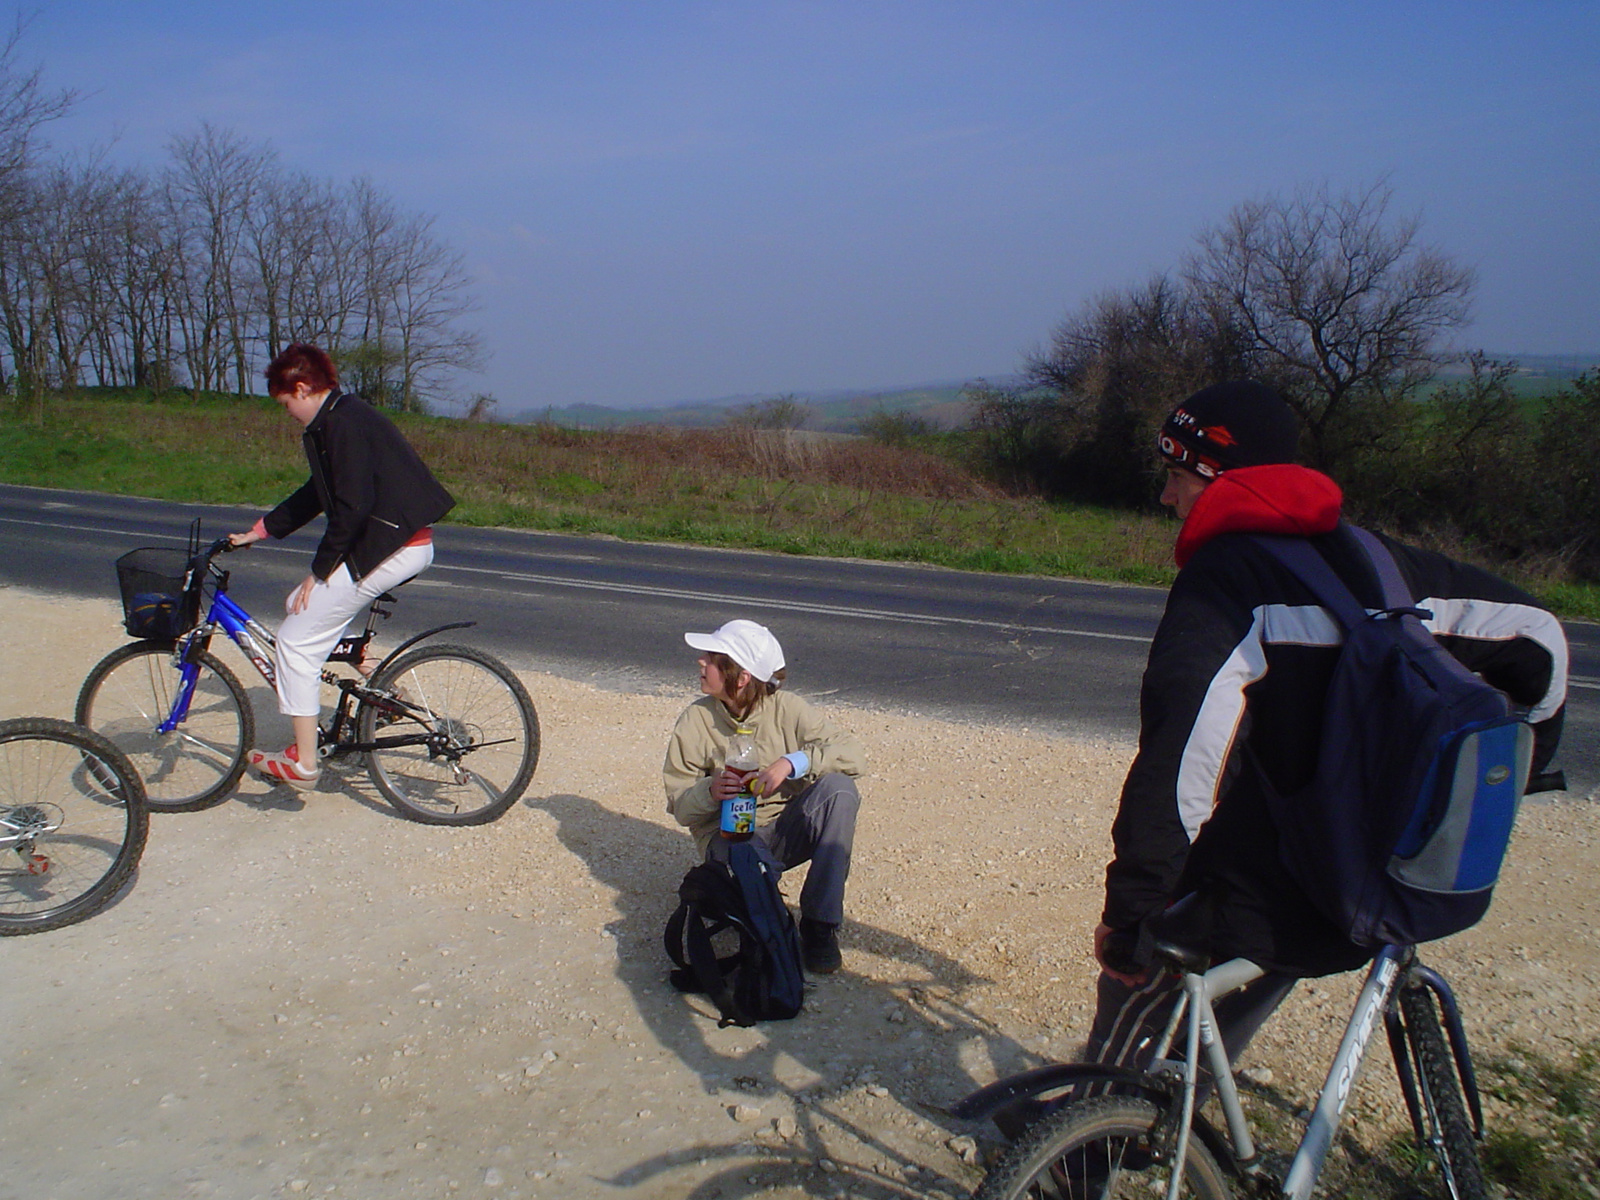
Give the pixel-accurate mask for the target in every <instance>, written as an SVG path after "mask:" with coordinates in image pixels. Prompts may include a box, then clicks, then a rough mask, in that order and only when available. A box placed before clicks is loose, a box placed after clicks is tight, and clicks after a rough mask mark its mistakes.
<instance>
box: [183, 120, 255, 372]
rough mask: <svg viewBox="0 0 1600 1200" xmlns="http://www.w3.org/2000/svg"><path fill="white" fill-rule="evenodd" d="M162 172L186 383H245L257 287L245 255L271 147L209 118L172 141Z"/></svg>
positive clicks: (249, 356)
mask: <svg viewBox="0 0 1600 1200" xmlns="http://www.w3.org/2000/svg"><path fill="white" fill-rule="evenodd" d="M172 158H173V163H172V167H171V168H170V169H169V171H168V173H167V195H168V197H169V212H170V214H171V216H172V217H173V218H174V220H175V221H176V224H177V227H178V229H179V230H180V236H179V238H178V243H177V244H178V245H179V247H180V248H181V254H182V264H183V282H184V284H185V290H184V295H183V297H182V299H183V302H184V303H183V305H182V307H181V308H180V310H179V320H180V321H181V322H182V323H183V324H184V327H185V335H186V345H185V351H186V356H187V359H188V365H189V377H190V381H191V383H192V384H193V385H194V386H195V387H197V388H221V387H223V386H225V384H226V382H227V376H228V374H229V373H230V371H231V373H232V375H233V379H234V386H235V390H236V391H238V393H239V394H240V395H244V394H245V393H246V392H247V391H249V388H250V375H249V361H250V358H251V346H250V340H251V338H250V333H251V326H252V325H253V324H254V322H253V319H252V318H253V317H254V310H255V309H256V308H258V307H259V306H260V301H259V288H258V287H254V286H252V283H253V280H252V273H251V272H249V271H248V270H246V269H244V268H245V264H246V262H247V261H248V260H247V254H246V244H247V231H248V230H249V228H250V225H251V209H252V207H253V206H254V204H255V201H256V197H257V195H258V193H259V192H260V190H261V188H262V184H263V181H264V180H265V179H267V178H268V177H270V175H271V173H272V171H273V170H274V169H275V165H276V164H275V158H276V155H275V154H274V152H273V151H272V149H271V148H270V147H267V146H262V145H251V144H250V143H248V142H246V141H245V140H244V139H243V138H240V137H238V136H237V135H235V134H232V133H228V132H226V131H223V130H219V129H216V128H215V127H213V126H211V125H210V124H202V125H201V126H200V128H199V130H198V131H196V132H195V133H192V134H187V135H184V136H182V137H178V138H174V139H173V141H172Z"/></svg>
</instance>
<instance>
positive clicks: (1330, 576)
mask: <svg viewBox="0 0 1600 1200" xmlns="http://www.w3.org/2000/svg"><path fill="white" fill-rule="evenodd" d="M1348 528H1351V529H1353V528H1354V526H1349V527H1348ZM1361 532H1362V533H1365V532H1366V531H1365V530H1362V531H1361ZM1368 536H1369V537H1370V536H1371V535H1370V534H1369V535H1368ZM1374 540H1375V541H1376V539H1374ZM1255 541H1256V543H1257V544H1258V545H1259V546H1261V548H1262V549H1264V550H1265V551H1267V553H1269V554H1270V555H1272V557H1273V558H1275V559H1277V560H1278V562H1279V563H1280V564H1282V566H1283V567H1284V568H1285V569H1286V570H1287V571H1288V572H1289V574H1291V575H1293V576H1294V577H1295V578H1296V579H1298V580H1299V581H1300V582H1301V583H1303V584H1305V585H1306V587H1308V588H1310V589H1311V592H1312V594H1313V595H1315V596H1316V598H1317V599H1318V600H1320V601H1321V602H1322V604H1323V607H1325V608H1327V609H1329V610H1330V611H1331V612H1332V613H1333V615H1334V616H1336V617H1337V618H1339V622H1340V623H1341V624H1342V625H1343V626H1344V627H1345V628H1346V629H1354V628H1355V627H1356V626H1357V625H1359V624H1361V622H1363V621H1365V620H1366V619H1367V610H1366V607H1365V606H1364V605H1363V604H1362V603H1361V602H1360V601H1359V600H1357V599H1356V597H1355V593H1354V592H1352V591H1351V590H1350V588H1349V585H1347V584H1346V583H1345V581H1344V580H1342V579H1340V578H1339V577H1338V576H1337V575H1336V574H1334V571H1333V568H1332V567H1330V566H1329V565H1328V560H1327V559H1325V558H1323V557H1322V555H1320V554H1318V553H1317V551H1316V548H1315V547H1314V546H1312V544H1311V543H1310V542H1309V541H1308V540H1307V539H1305V538H1298V537H1280V536H1277V535H1265V534H1258V535H1256V537H1255ZM1357 545H1359V546H1360V547H1361V548H1362V550H1363V551H1366V552H1367V553H1368V554H1369V555H1370V551H1368V550H1367V546H1366V543H1365V542H1362V541H1360V540H1359V539H1358V540H1357ZM1378 548H1379V549H1380V550H1382V549H1383V547H1382V544H1381V543H1380V544H1379V546H1378ZM1384 557H1385V558H1387V557H1388V554H1387V552H1385V554H1384ZM1389 566H1390V568H1391V570H1392V569H1393V567H1394V562H1393V560H1392V559H1390V561H1389ZM1387 590H1388V586H1387V584H1385V592H1387Z"/></svg>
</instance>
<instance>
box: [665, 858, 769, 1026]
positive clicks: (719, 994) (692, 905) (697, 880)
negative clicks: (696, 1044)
mask: <svg viewBox="0 0 1600 1200" xmlns="http://www.w3.org/2000/svg"><path fill="white" fill-rule="evenodd" d="M706 869H707V868H706V864H701V865H700V866H696V867H693V868H691V869H690V872H689V874H688V875H687V876H685V878H684V881H683V884H682V886H681V887H680V888H679V895H680V896H682V897H683V899H682V901H681V902H680V903H679V905H678V907H677V908H676V909H675V910H674V911H673V914H672V916H670V917H668V918H667V928H666V931H665V933H664V934H663V935H662V941H663V942H664V943H665V945H666V950H667V955H668V957H669V958H671V959H672V961H673V962H675V963H676V964H677V965H678V967H679V968H680V969H681V970H683V971H685V972H688V973H690V974H691V975H692V977H693V979H694V981H695V982H696V983H697V984H698V985H699V986H698V988H686V989H684V990H691V991H692V990H698V991H700V992H703V993H704V994H705V995H707V996H709V997H710V998H711V1001H712V1003H714V1004H715V1005H716V1006H717V1012H719V1013H720V1014H721V1015H722V1019H721V1021H720V1022H719V1024H720V1025H729V1024H740V1025H746V1024H749V1022H748V1021H745V1020H743V1019H742V1018H743V1015H744V1014H743V1013H742V1011H741V1008H740V1005H739V1002H738V1000H737V999H736V998H735V997H734V994H733V989H732V988H731V987H730V986H729V984H728V977H727V975H726V974H724V972H723V969H722V968H723V964H722V963H721V962H720V961H719V960H718V959H717V951H716V947H715V946H713V945H712V944H711V935H712V934H713V933H715V932H716V931H717V930H719V929H725V928H727V927H728V926H729V925H730V924H733V925H736V924H737V922H736V921H733V920H731V919H730V918H729V914H723V913H707V912H702V911H701V908H700V904H699V903H697V902H696V901H697V900H699V901H702V902H704V901H705V900H707V899H709V897H707V896H706V894H705V889H704V888H703V887H697V886H696V885H697V884H703V883H707V882H710V881H709V880H705V879H704V874H705V872H706ZM711 869H712V870H715V868H711ZM697 872H698V873H699V874H698V875H697V874H696V873H697ZM708 921H709V925H708ZM685 959H687V961H685Z"/></svg>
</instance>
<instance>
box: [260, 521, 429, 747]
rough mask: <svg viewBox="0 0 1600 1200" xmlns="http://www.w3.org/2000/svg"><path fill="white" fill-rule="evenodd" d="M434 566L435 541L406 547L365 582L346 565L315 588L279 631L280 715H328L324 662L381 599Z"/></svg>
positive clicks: (370, 574) (288, 602)
mask: <svg viewBox="0 0 1600 1200" xmlns="http://www.w3.org/2000/svg"><path fill="white" fill-rule="evenodd" d="M431 562H433V543H431V542H429V543H427V544H425V545H422V546H402V547H400V549H398V550H396V551H395V552H394V553H393V554H391V555H390V556H389V557H388V558H386V559H384V560H383V561H382V562H381V563H379V564H378V565H377V566H376V567H374V568H373V569H372V570H371V571H369V572H367V574H366V575H364V576H363V577H362V578H361V580H360V582H357V581H356V580H354V579H352V578H351V577H350V571H349V568H347V567H346V566H345V565H344V564H343V563H340V564H339V566H338V569H337V570H335V571H334V573H333V574H332V575H330V576H328V578H327V579H326V580H325V581H323V582H322V583H318V584H316V585H314V586H313V587H312V589H311V595H310V597H309V598H308V599H307V601H306V606H305V607H304V608H303V609H301V610H300V611H299V612H297V613H289V615H288V616H287V617H285V618H284V621H283V624H282V626H280V627H279V629H278V652H277V660H278V663H277V666H278V711H279V712H281V713H282V714H283V715H284V716H286V717H315V716H318V715H319V714H320V713H321V712H322V684H321V680H322V664H323V663H325V662H327V660H328V653H329V652H330V651H331V650H332V649H333V648H334V647H335V646H336V645H338V644H339V639H340V638H341V637H342V636H344V627H345V626H346V625H348V624H350V619H351V618H352V617H354V616H355V615H356V614H357V613H359V612H360V611H361V610H362V609H364V608H366V607H367V605H369V604H371V603H372V601H373V600H374V599H376V598H377V597H378V596H380V595H381V594H383V593H384V592H386V591H388V590H389V589H390V588H392V587H397V586H398V585H400V584H402V583H404V582H405V581H406V580H408V579H410V578H411V577H412V576H413V575H419V574H421V573H422V572H423V571H425V570H427V568H428V564H430V563H431ZM299 590H300V587H299V585H298V584H296V585H295V589H294V592H290V593H289V596H288V599H286V600H285V601H284V610H285V611H286V612H287V611H288V607H289V605H290V604H291V603H293V601H294V593H295V592H298V591H299Z"/></svg>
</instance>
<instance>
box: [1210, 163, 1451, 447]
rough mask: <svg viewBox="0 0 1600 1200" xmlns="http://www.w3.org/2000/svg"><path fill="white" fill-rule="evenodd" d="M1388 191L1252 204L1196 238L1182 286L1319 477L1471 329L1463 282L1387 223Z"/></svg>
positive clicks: (1367, 442)
mask: <svg viewBox="0 0 1600 1200" xmlns="http://www.w3.org/2000/svg"><path fill="white" fill-rule="evenodd" d="M1392 200H1393V197H1392V193H1391V191H1390V189H1389V187H1388V186H1387V184H1385V183H1382V182H1380V183H1378V184H1375V185H1373V186H1372V187H1369V188H1366V189H1365V190H1361V191H1355V192H1350V193H1345V194H1342V195H1337V196H1335V195H1331V194H1330V193H1329V192H1328V189H1327V188H1326V186H1323V187H1320V188H1316V189H1302V190H1300V191H1297V192H1296V193H1294V194H1293V195H1292V196H1289V197H1287V198H1283V197H1267V198H1265V199H1260V200H1251V201H1247V202H1245V203H1244V204H1241V205H1239V206H1238V207H1237V208H1235V209H1234V210H1233V211H1232V212H1231V213H1230V214H1229V215H1228V216H1227V218H1226V219H1225V220H1224V221H1223V222H1222V223H1221V224H1220V225H1217V226H1216V227H1214V228H1212V229H1208V230H1206V231H1205V232H1204V233H1202V234H1201V235H1200V237H1199V250H1198V252H1197V253H1195V254H1194V255H1193V256H1192V257H1191V259H1190V260H1189V262H1188V264H1187V268H1186V272H1185V274H1186V277H1187V279H1188V281H1189V282H1190V284H1191V285H1192V286H1193V287H1194V289H1195V291H1196V293H1197V295H1198V296H1199V298H1200V299H1201V301H1202V303H1204V304H1206V305H1207V306H1209V307H1210V308H1211V309H1213V310H1214V311H1215V312H1217V313H1218V314H1219V315H1221V316H1222V317H1223V318H1224V319H1226V320H1228V321H1230V322H1232V323H1235V324H1237V325H1238V326H1239V328H1240V329H1241V330H1242V331H1243V332H1244V333H1245V334H1246V335H1247V336H1248V338H1249V340H1250V343H1251V346H1252V348H1253V350H1254V352H1255V353H1256V355H1257V356H1258V359H1259V362H1258V365H1259V367H1260V368H1261V373H1263V374H1266V375H1268V376H1270V377H1272V378H1273V379H1274V381H1275V382H1277V383H1279V384H1280V385H1281V386H1282V387H1283V388H1284V390H1285V392H1286V393H1287V395H1288V396H1289V398H1290V401H1291V402H1292V403H1293V404H1294V405H1295V407H1296V408H1297V409H1298V410H1299V412H1300V415H1301V417H1302V418H1303V419H1304V421H1305V424H1306V429H1307V433H1308V435H1309V442H1310V451H1311V456H1312V459H1313V461H1314V463H1315V465H1317V466H1320V467H1323V468H1329V467H1332V466H1334V465H1335V463H1336V461H1337V460H1339V459H1340V458H1342V457H1343V456H1345V455H1347V454H1348V453H1350V452H1351V451H1354V450H1360V449H1366V448H1371V447H1374V446H1377V445H1379V444H1381V443H1382V442H1383V440H1384V436H1385V433H1386V430H1387V429H1388V427H1389V422H1388V421H1387V420H1386V414H1387V413H1392V412H1393V410H1394V407H1395V406H1396V405H1397V404H1398V403H1399V402H1401V401H1403V400H1404V399H1406V398H1407V397H1409V396H1411V395H1412V394H1413V393H1414V392H1415V391H1416V389H1417V388H1418V387H1419V386H1421V384H1423V383H1424V382H1426V381H1427V380H1428V379H1429V378H1431V377H1432V375H1433V374H1434V372H1435V370H1436V369H1437V368H1438V366H1439V365H1440V364H1441V362H1443V361H1444V360H1445V358H1446V355H1445V354H1444V353H1443V352H1442V351H1441V350H1440V349H1439V339H1440V338H1441V336H1442V335H1444V334H1446V333H1449V332H1450V331H1452V330H1455V329H1458V328H1460V327H1461V326H1462V325H1464V324H1465V323H1466V321H1467V319H1468V315H1469V312H1470V306H1471V298H1472V291H1473V287H1474V285H1475V282H1476V280H1475V276H1474V273H1473V272H1472V270H1471V269H1470V268H1468V267H1464V266H1462V265H1460V264H1458V263H1457V262H1455V261H1454V260H1453V259H1452V258H1450V257H1449V256H1448V255H1446V254H1443V253H1441V252H1440V251H1438V250H1434V249H1432V248H1430V247H1428V246H1425V245H1423V244H1422V243H1421V242H1420V241H1419V240H1418V233H1419V230H1420V227H1421V222H1420V219H1419V218H1417V217H1414V216H1411V217H1398V218H1397V217H1392V216H1391V214H1390V207H1391V204H1392Z"/></svg>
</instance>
